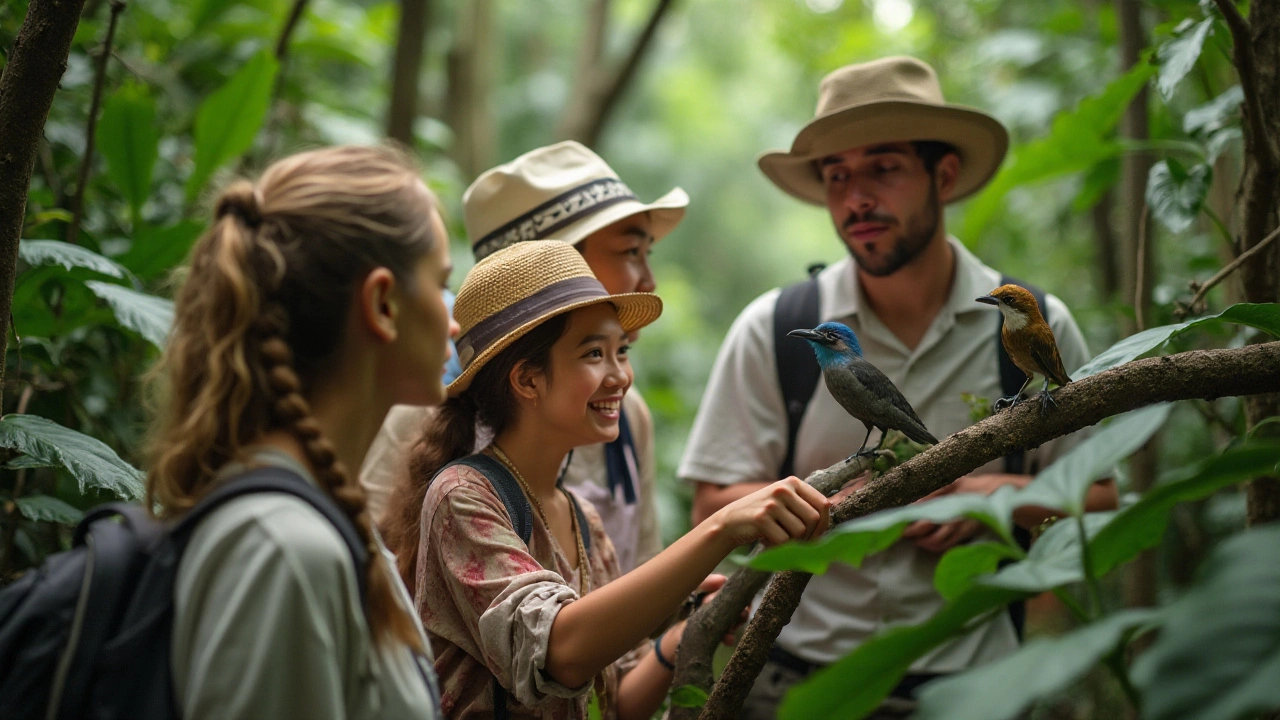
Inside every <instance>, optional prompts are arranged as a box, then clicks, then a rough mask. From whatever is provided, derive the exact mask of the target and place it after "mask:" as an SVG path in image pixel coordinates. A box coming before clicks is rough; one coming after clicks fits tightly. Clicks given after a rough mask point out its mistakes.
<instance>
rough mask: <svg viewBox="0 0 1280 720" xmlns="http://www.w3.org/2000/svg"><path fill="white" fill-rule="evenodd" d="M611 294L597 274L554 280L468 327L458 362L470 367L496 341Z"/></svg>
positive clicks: (460, 340) (461, 339)
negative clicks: (562, 311)
mask: <svg viewBox="0 0 1280 720" xmlns="http://www.w3.org/2000/svg"><path fill="white" fill-rule="evenodd" d="M608 297H609V293H608V292H607V291H606V290H605V289H604V286H603V285H601V284H600V281H599V280H596V279H595V278H594V277H572V278H568V279H565V280H561V281H559V282H556V283H552V284H550V285H548V286H546V287H544V288H542V289H541V290H539V291H537V292H535V293H533V294H532V295H530V296H528V297H526V298H522V299H520V300H518V301H516V302H515V303H513V304H511V305H508V306H507V307H505V308H503V309H501V310H499V311H498V312H496V313H494V314H492V315H490V316H489V317H486V318H484V319H483V320H481V321H480V322H478V323H476V325H475V327H473V328H470V329H469V330H467V332H466V333H464V334H463V335H462V336H461V337H459V338H458V341H457V348H458V362H460V363H462V367H463V368H466V367H467V366H468V365H470V364H471V361H472V360H473V359H474V358H475V357H476V356H478V355H480V354H481V353H483V352H484V351H485V350H486V349H487V348H488V347H489V346H490V345H492V344H493V343H494V342H496V341H498V340H500V339H502V338H504V337H506V336H507V335H508V334H509V333H511V332H513V331H514V330H516V329H518V328H520V327H522V326H524V325H526V324H528V323H530V322H532V321H534V320H538V319H539V318H543V317H546V316H547V315H549V314H551V313H554V312H555V311H556V310H559V309H560V308H563V307H567V306H569V305H572V304H575V303H579V302H583V301H587V300H598V299H601V298H608Z"/></svg>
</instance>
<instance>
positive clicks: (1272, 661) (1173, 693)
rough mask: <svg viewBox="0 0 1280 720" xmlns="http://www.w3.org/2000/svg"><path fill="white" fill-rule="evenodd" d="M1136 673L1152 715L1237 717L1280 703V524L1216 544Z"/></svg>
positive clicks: (1168, 718)
mask: <svg viewBox="0 0 1280 720" xmlns="http://www.w3.org/2000/svg"><path fill="white" fill-rule="evenodd" d="M1132 675H1133V681H1134V684H1135V685H1137V686H1138V688H1139V689H1140V690H1142V694H1143V717H1144V718H1149V719H1150V720H1173V718H1197V720H1234V719H1235V718H1244V717H1254V716H1256V715H1257V714H1258V713H1261V712H1265V711H1270V710H1275V709H1276V708H1277V707H1280V682H1276V678H1280V526H1277V525H1274V524H1273V525H1269V526H1266V527H1261V528H1257V529H1254V530H1248V531H1245V532H1243V533H1241V534H1239V535H1237V536H1235V537H1233V538H1231V539H1229V540H1227V541H1226V542H1224V543H1222V545H1220V546H1219V547H1218V548H1217V549H1216V550H1214V552H1213V553H1212V554H1211V555H1210V557H1209V559H1208V560H1206V561H1205V563H1204V575H1203V577H1202V578H1201V579H1200V581H1199V582H1197V583H1196V584H1195V585H1194V586H1193V587H1192V588H1191V590H1189V591H1188V592H1187V594H1186V595H1184V596H1183V597H1182V598H1181V599H1180V600H1178V601H1177V602H1175V603H1174V604H1173V605H1171V606H1169V607H1168V608H1167V609H1166V610H1165V623H1164V627H1163V629H1162V630H1161V631H1160V636H1159V637H1158V638H1157V639H1156V642H1155V643H1154V644H1153V645H1152V646H1151V647H1150V648H1149V649H1148V650H1147V651H1146V652H1145V653H1143V654H1142V656H1141V657H1139V658H1138V660H1137V662H1136V663H1134V667H1133V673H1132Z"/></svg>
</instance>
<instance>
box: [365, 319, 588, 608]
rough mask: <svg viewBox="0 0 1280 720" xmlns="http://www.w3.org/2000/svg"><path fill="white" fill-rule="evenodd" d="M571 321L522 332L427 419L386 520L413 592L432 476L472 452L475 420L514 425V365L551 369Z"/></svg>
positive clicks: (497, 426)
mask: <svg viewBox="0 0 1280 720" xmlns="http://www.w3.org/2000/svg"><path fill="white" fill-rule="evenodd" d="M568 325H569V313H563V314H560V315H556V316H554V317H552V318H550V319H548V320H547V321H546V322H544V323H542V324H540V325H538V326H537V327H535V328H534V329H532V330H530V331H529V332H528V333H527V334H525V335H522V336H521V337H520V338H519V339H517V340H516V341H515V342H513V343H511V345H510V346H508V347H507V348H506V349H505V350H503V351H502V352H500V353H498V354H497V355H495V356H494V357H493V359H492V360H490V361H489V362H487V363H485V365H484V367H482V368H480V371H479V372H477V373H476V376H475V378H474V379H472V381H471V385H470V386H469V387H468V388H467V389H466V390H465V391H463V392H462V393H461V394H460V395H456V396H454V397H451V398H449V399H448V400H446V401H445V402H444V404H443V405H441V406H440V408H439V412H437V413H435V415H434V416H432V417H430V418H429V419H428V421H427V424H426V426H425V427H424V428H423V435H422V437H421V438H420V439H419V440H418V442H417V444H415V445H414V447H413V450H412V451H411V453H410V457H409V472H408V473H403V474H401V476H400V482H399V483H397V485H396V487H395V489H394V490H392V492H391V499H390V501H389V502H388V508H389V509H388V511H387V514H386V516H385V517H384V518H383V520H382V534H383V537H384V539H385V540H386V542H387V547H389V548H391V550H392V551H393V552H394V553H395V554H396V569H397V570H399V571H400V577H401V579H403V580H404V584H405V586H406V587H408V588H409V591H410V592H412V593H414V595H415V596H416V595H417V583H416V581H415V574H416V572H417V567H418V548H419V547H420V545H421V542H422V524H421V518H422V503H423V501H424V500H425V499H426V497H427V488H428V487H430V485H431V480H432V478H434V477H435V475H436V473H437V472H439V471H440V468H442V467H444V466H445V465H447V464H449V463H450V462H452V461H454V460H457V459H458V458H461V457H465V456H466V455H468V454H469V453H471V451H472V450H473V449H474V448H475V444H476V425H477V423H479V424H481V425H483V426H484V427H485V428H487V429H488V430H489V431H490V432H492V433H493V436H494V437H497V436H498V435H500V434H501V433H502V431H504V430H506V429H507V428H508V427H510V426H511V423H512V422H513V421H515V419H516V408H517V405H516V400H515V391H514V390H513V389H512V388H511V381H510V379H509V378H510V375H511V370H512V369H513V368H515V366H516V365H517V364H519V363H521V362H523V363H524V365H523V366H522V368H521V370H522V372H549V371H550V367H549V363H550V360H551V346H552V345H555V344H556V341H557V340H559V339H560V336H561V335H563V334H564V331H565V328H566V327H568Z"/></svg>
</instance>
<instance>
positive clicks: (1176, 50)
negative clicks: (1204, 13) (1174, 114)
mask: <svg viewBox="0 0 1280 720" xmlns="http://www.w3.org/2000/svg"><path fill="white" fill-rule="evenodd" d="M1211 33H1213V18H1205V19H1204V20H1201V21H1200V22H1194V21H1193V20H1190V19H1187V20H1185V21H1183V22H1182V24H1180V25H1179V26H1178V27H1177V28H1175V30H1174V36H1173V37H1172V38H1170V39H1169V40H1166V41H1165V42H1164V43H1163V44H1161V45H1160V47H1159V48H1158V49H1157V50H1156V62H1157V63H1158V64H1159V65H1160V75H1159V76H1158V77H1157V78H1156V88H1157V89H1158V90H1160V94H1161V95H1163V96H1164V98H1165V99H1166V100H1168V99H1169V98H1171V97H1173V91H1174V90H1176V89H1177V87H1178V84H1179V83H1181V82H1182V79H1183V78H1184V77H1186V76H1187V73H1189V72H1191V68H1193V67H1195V65H1196V60H1198V59H1200V51H1201V50H1203V49H1204V41H1205V38H1207V37H1209V35H1210V34H1211Z"/></svg>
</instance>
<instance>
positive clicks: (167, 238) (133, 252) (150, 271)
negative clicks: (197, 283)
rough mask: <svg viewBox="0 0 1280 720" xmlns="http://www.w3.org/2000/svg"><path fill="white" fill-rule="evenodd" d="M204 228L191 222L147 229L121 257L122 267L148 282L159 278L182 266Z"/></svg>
mask: <svg viewBox="0 0 1280 720" xmlns="http://www.w3.org/2000/svg"><path fill="white" fill-rule="evenodd" d="M204 228H205V226H204V224H203V223H198V222H193V221H191V220H182V221H180V222H178V224H176V225H171V226H169V227H163V228H157V227H152V226H149V225H144V226H142V227H141V228H138V229H137V230H136V231H135V233H134V236H133V242H132V244H130V245H129V249H128V250H127V251H125V253H124V254H123V255H121V256H120V257H119V260H120V264H121V265H124V266H125V267H127V268H129V269H130V270H132V271H133V272H134V273H136V274H137V275H138V277H140V278H143V279H146V280H150V279H152V278H156V277H160V276H161V275H163V274H164V273H166V272H169V271H170V270H172V269H173V268H175V267H177V266H178V265H179V264H181V263H182V261H183V259H184V258H186V256H187V253H188V252H189V251H190V250H191V246H192V244H194V243H195V241H196V238H198V237H200V233H201V232H203V231H204Z"/></svg>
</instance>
